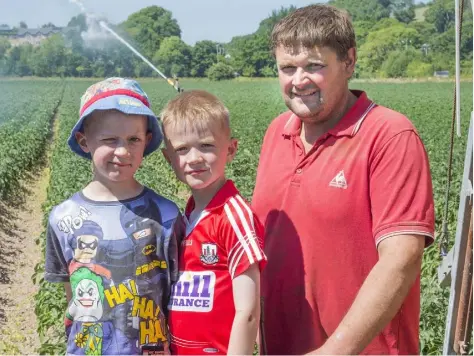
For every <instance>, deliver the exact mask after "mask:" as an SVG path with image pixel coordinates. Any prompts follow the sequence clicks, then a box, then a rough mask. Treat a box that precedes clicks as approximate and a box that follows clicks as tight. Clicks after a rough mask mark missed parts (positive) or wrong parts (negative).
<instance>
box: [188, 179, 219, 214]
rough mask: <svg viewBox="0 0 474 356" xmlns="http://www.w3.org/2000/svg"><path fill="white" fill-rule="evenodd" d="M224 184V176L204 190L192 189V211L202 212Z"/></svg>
mask: <svg viewBox="0 0 474 356" xmlns="http://www.w3.org/2000/svg"><path fill="white" fill-rule="evenodd" d="M225 182H226V178H225V176H222V177H220V178H219V179H217V180H216V181H215V182H213V183H212V184H210V185H208V186H207V187H206V188H203V189H192V193H193V198H194V210H193V211H199V212H200V211H203V210H204V209H205V208H206V206H207V205H208V204H209V202H210V201H211V200H212V198H214V196H215V195H216V194H217V192H218V191H219V190H220V189H221V188H222V187H223V186H224V184H225Z"/></svg>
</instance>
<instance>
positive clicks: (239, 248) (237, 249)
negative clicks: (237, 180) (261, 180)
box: [217, 196, 267, 279]
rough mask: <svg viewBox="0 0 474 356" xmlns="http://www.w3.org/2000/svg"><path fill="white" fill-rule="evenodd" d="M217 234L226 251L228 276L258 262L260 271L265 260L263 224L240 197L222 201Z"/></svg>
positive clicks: (238, 273)
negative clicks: (224, 202) (222, 206)
mask: <svg viewBox="0 0 474 356" xmlns="http://www.w3.org/2000/svg"><path fill="white" fill-rule="evenodd" d="M217 233H218V234H219V240H220V241H221V243H222V245H223V246H224V248H225V250H226V251H227V264H228V269H229V273H230V276H231V278H232V279H234V278H235V277H237V276H239V275H240V274H242V273H244V272H245V271H246V270H247V269H248V268H249V267H250V266H251V265H252V264H254V263H258V264H259V268H260V270H262V268H263V267H264V265H265V263H266V261H267V258H266V256H265V254H264V252H263V227H262V224H261V223H260V221H259V220H258V219H257V217H256V216H255V215H254V213H253V211H252V210H251V209H250V207H249V206H248V204H247V203H246V202H245V201H244V200H243V199H242V198H241V197H240V196H236V197H235V198H232V199H230V200H229V202H227V203H226V204H225V206H224V213H223V216H222V218H221V223H220V225H219V229H218V232H217Z"/></svg>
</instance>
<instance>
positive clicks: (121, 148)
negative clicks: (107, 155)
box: [114, 144, 128, 156]
mask: <svg viewBox="0 0 474 356" xmlns="http://www.w3.org/2000/svg"><path fill="white" fill-rule="evenodd" d="M114 153H115V155H116V156H126V155H128V148H127V146H126V144H119V145H117V147H115V152H114Z"/></svg>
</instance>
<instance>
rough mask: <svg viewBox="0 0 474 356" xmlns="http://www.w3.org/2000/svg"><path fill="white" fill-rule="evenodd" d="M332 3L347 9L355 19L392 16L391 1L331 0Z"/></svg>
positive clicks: (365, 19)
mask: <svg viewBox="0 0 474 356" xmlns="http://www.w3.org/2000/svg"><path fill="white" fill-rule="evenodd" d="M328 3H329V4H330V5H334V6H336V7H338V8H341V9H346V10H347V11H348V12H349V14H350V15H351V17H352V20H353V21H378V20H380V19H383V18H384V17H389V16H390V9H389V7H388V5H389V2H387V3H384V2H381V1H378V0H330V1H329V2H328Z"/></svg>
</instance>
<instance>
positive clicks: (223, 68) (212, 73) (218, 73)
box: [207, 62, 234, 80]
mask: <svg viewBox="0 0 474 356" xmlns="http://www.w3.org/2000/svg"><path fill="white" fill-rule="evenodd" d="M207 76H208V78H209V79H210V80H225V79H232V78H234V69H233V68H232V67H231V66H230V65H228V64H225V63H222V62H219V63H216V64H213V65H212V66H211V68H209V70H208V72H207Z"/></svg>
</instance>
